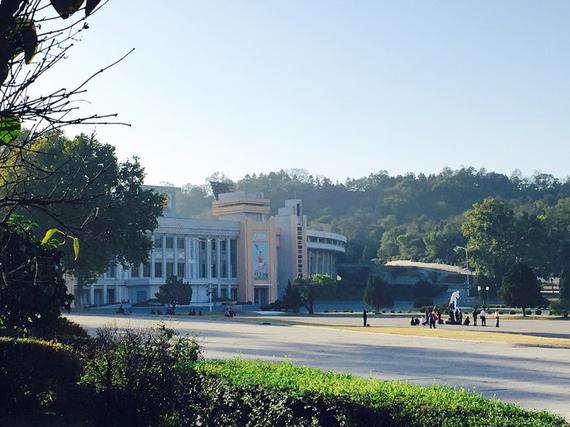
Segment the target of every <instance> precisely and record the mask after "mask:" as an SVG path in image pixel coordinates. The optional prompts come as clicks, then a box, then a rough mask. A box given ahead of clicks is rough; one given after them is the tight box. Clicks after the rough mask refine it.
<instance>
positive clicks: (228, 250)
mask: <svg viewBox="0 0 570 427" xmlns="http://www.w3.org/2000/svg"><path fill="white" fill-rule="evenodd" d="M230 242H231V240H230V238H229V237H228V238H226V257H227V259H228V262H227V263H226V265H227V269H228V271H227V274H226V278H228V279H231V278H232V249H231V247H232V245H231V244H230Z"/></svg>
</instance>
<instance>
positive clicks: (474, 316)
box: [473, 309, 477, 326]
mask: <svg viewBox="0 0 570 427" xmlns="http://www.w3.org/2000/svg"><path fill="white" fill-rule="evenodd" d="M473 326H477V309H475V310H473Z"/></svg>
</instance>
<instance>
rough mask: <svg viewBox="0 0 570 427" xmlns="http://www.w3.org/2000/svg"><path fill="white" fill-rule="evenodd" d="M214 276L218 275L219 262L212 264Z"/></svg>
mask: <svg viewBox="0 0 570 427" xmlns="http://www.w3.org/2000/svg"><path fill="white" fill-rule="evenodd" d="M212 277H218V264H216V263H213V264H212Z"/></svg>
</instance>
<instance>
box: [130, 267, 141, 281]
mask: <svg viewBox="0 0 570 427" xmlns="http://www.w3.org/2000/svg"><path fill="white" fill-rule="evenodd" d="M139 274H140V271H139V265H138V264H133V265H131V277H135V278H136V277H139Z"/></svg>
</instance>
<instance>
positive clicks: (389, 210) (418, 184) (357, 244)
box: [179, 168, 570, 276]
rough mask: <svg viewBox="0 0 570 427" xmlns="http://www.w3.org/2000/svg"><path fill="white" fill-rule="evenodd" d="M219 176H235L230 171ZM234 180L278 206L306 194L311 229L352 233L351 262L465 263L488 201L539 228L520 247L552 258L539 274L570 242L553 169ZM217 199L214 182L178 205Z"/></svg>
mask: <svg viewBox="0 0 570 427" xmlns="http://www.w3.org/2000/svg"><path fill="white" fill-rule="evenodd" d="M212 178H213V179H218V180H228V178H227V177H226V176H225V175H224V174H223V173H217V174H215V175H214V176H213V177H210V178H209V179H212ZM234 184H235V187H236V189H238V190H245V191H262V192H263V193H264V194H265V196H266V197H268V198H269V199H270V200H271V204H272V209H273V210H274V211H276V210H277V209H278V208H279V207H280V206H282V205H283V202H284V201H285V200H286V199H290V198H294V197H296V198H299V199H302V200H303V207H304V212H305V214H307V215H308V217H309V221H310V226H311V227H313V228H316V229H321V230H325V231H332V232H337V233H341V234H344V235H346V236H347V237H348V240H349V245H348V249H347V254H346V259H345V262H346V263H351V264H359V263H368V262H370V261H371V260H373V259H377V260H379V261H382V262H384V261H389V260H394V259H411V260H414V261H428V262H444V263H448V264H456V265H464V264H465V255H464V252H463V251H456V250H455V248H456V247H457V246H465V245H467V243H468V239H469V238H471V237H468V236H467V235H466V233H467V234H470V235H473V233H476V230H475V229H473V227H468V228H467V229H466V228H465V226H464V223H465V222H466V220H467V218H466V212H467V211H468V210H470V209H471V208H472V207H473V205H474V204H476V203H483V202H484V201H485V199H488V198H492V199H494V200H495V202H487V205H486V206H487V207H488V204H489V203H491V204H495V205H496V206H499V205H500V206H501V208H500V209H503V210H504V212H503V213H501V214H500V215H499V212H496V213H497V215H498V216H497V217H496V219H497V220H504V221H507V222H508V221H509V220H510V219H509V218H508V215H511V213H509V212H512V216H513V218H517V224H516V227H519V228H520V230H519V232H520V231H522V230H528V231H529V232H531V233H533V235H532V236H530V235H527V236H525V237H524V238H523V240H525V239H526V240H525V242H523V243H522V244H521V249H522V246H524V245H526V247H527V250H531V252H533V253H535V255H533V256H535V257H537V258H540V257H542V258H548V260H547V259H543V260H539V259H536V260H534V261H533V262H532V263H531V264H533V266H534V267H535V268H537V269H538V270H539V272H540V273H542V274H544V275H548V274H559V272H560V269H561V265H562V264H561V262H560V260H554V259H552V257H550V256H546V257H545V254H546V255H548V254H550V253H551V251H550V250H549V249H548V248H549V247H551V246H552V245H553V244H554V245H557V246H559V245H558V243H559V242H560V241H561V240H564V241H566V240H568V241H570V234H569V231H568V223H569V222H570V221H569V220H568V217H569V215H568V214H569V213H570V181H569V180H568V179H566V180H561V179H559V178H556V177H554V176H553V175H550V174H543V173H540V174H539V173H537V174H535V175H534V176H532V177H523V176H522V175H521V174H520V172H518V171H516V172H514V173H513V174H512V175H511V176H510V177H509V176H506V175H504V174H499V173H495V172H488V171H486V170H484V169H481V170H476V169H475V168H462V169H458V170H452V169H449V168H446V169H444V170H443V171H441V172H440V173H438V174H432V175H424V174H417V175H416V174H412V173H410V174H405V175H396V176H391V175H389V174H388V173H387V172H385V171H381V172H378V173H374V174H371V175H369V176H367V177H364V178H358V179H347V180H346V181H345V182H343V183H341V182H333V181H332V180H330V179H328V178H326V177H322V176H318V175H311V174H309V173H308V172H307V171H304V170H299V169H294V170H282V171H279V172H271V173H268V174H253V175H246V176H245V177H243V178H242V179H240V180H238V181H237V182H235V183H234ZM211 201H212V195H211V193H210V192H209V189H208V187H207V186H201V187H200V186H193V185H186V186H185V187H184V188H183V194H182V197H181V200H180V206H179V207H180V208H181V210H182V211H183V212H185V213H187V214H191V215H196V216H208V215H209V212H210V209H211ZM500 209H499V210H500ZM493 215H494V214H493ZM501 215H503V216H504V215H507V217H501ZM513 226H515V225H514V223H513ZM564 227H566V228H564ZM511 231H513V232H515V233H516V230H511ZM473 237H474V236H473ZM559 255H560V254H557V257H558V256H559ZM482 266H483V264H482V263H480V264H479V265H478V268H480V269H481V271H483V270H485V269H484V268H483V267H482ZM505 271H506V270H505ZM505 271H503V272H502V274H504V272H505ZM486 273H487V274H489V273H490V272H489V271H486ZM499 276H501V273H500V272H499Z"/></svg>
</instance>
